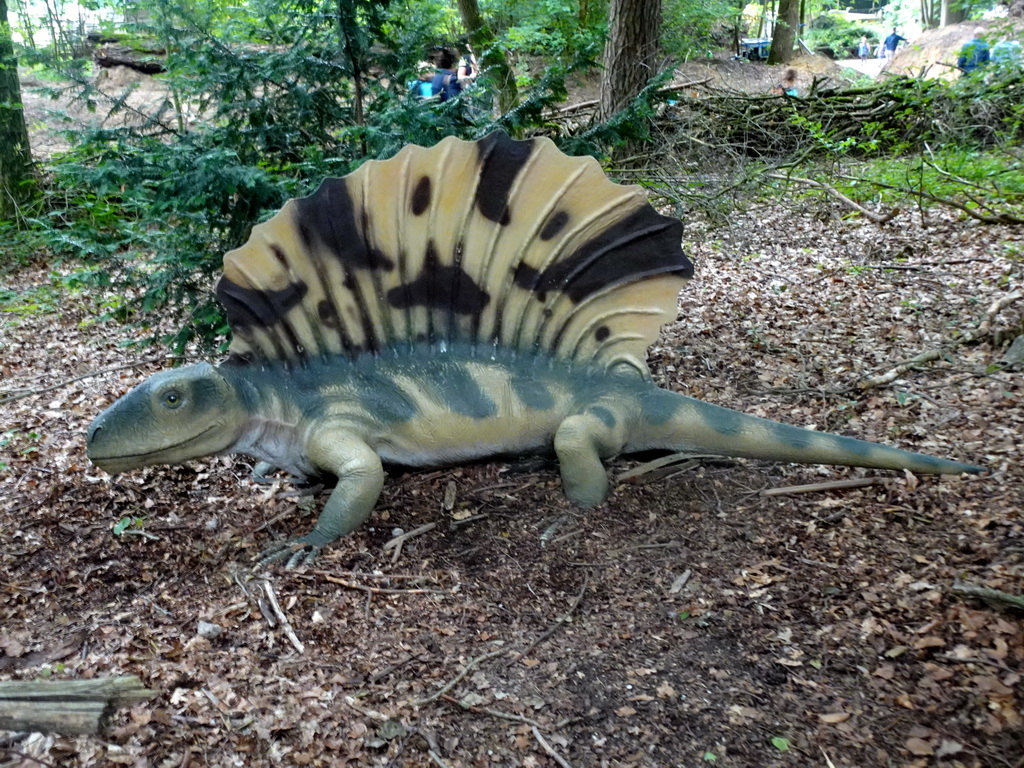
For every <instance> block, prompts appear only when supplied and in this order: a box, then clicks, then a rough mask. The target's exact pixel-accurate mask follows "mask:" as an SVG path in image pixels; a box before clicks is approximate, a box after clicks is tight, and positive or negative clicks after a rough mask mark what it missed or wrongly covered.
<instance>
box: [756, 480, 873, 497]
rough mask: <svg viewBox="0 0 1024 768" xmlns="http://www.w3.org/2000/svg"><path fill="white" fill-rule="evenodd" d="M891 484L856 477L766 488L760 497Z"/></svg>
mask: <svg viewBox="0 0 1024 768" xmlns="http://www.w3.org/2000/svg"><path fill="white" fill-rule="evenodd" d="M890 482H891V480H889V479H888V478H884V477H855V478H851V479H849V480H832V481H829V482H825V483H810V484H808V485H788V486H784V487H779V488H766V489H765V490H763V491H761V492H760V493H759V494H758V495H760V496H793V495H795V494H798V493H817V492H818V491H836V490H843V489H847V488H866V487H867V486H870V485H888V484H889V483H890Z"/></svg>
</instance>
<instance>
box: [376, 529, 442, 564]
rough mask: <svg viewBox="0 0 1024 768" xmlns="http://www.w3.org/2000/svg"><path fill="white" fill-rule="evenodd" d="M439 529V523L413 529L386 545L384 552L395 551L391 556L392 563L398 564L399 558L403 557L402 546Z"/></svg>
mask: <svg viewBox="0 0 1024 768" xmlns="http://www.w3.org/2000/svg"><path fill="white" fill-rule="evenodd" d="M435 528H437V523H426V524H425V525H421V526H420V527H419V528H413V529H412V530H411V531H407V532H406V533H403V534H402V535H401V536H395V538H393V539H391V541H389V542H387V543H386V544H385V545H384V551H385V552H387V551H388V550H389V549H393V550H395V551H394V552H393V553H392V555H391V562H392V563H396V562H398V558H399V557H401V556H402V545H403V544H404V543H405V542H407V541H408V540H409V539H413V538H416V537H417V536H422V535H423V534H424V533H427V532H429V531H432V530H434V529H435Z"/></svg>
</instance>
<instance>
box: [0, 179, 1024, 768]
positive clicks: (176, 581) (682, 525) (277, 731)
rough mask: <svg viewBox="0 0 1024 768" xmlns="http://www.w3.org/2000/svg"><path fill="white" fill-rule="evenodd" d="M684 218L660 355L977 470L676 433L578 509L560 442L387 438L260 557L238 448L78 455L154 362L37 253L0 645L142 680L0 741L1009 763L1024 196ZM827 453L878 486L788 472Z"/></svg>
mask: <svg viewBox="0 0 1024 768" xmlns="http://www.w3.org/2000/svg"><path fill="white" fill-rule="evenodd" d="M685 223H686V235H685V236H686V238H687V243H686V249H687V251H688V252H689V253H690V254H691V255H692V257H693V258H694V261H695V263H696V265H697V277H696V278H695V279H694V281H693V282H692V283H691V284H690V285H689V286H688V288H687V289H686V290H684V292H683V293H682V294H681V296H680V312H679V319H678V321H677V322H676V323H674V324H672V325H670V326H667V327H666V328H665V331H664V333H663V335H662V337H661V340H660V341H659V343H658V344H657V345H655V346H654V347H653V348H652V350H651V353H650V357H649V359H650V363H651V367H652V371H653V372H654V375H655V378H656V380H657V381H658V382H659V383H660V384H661V385H663V386H665V387H668V388H670V389H673V390H677V391H680V392H683V393H685V394H688V395H691V396H694V397H699V398H701V399H704V400H707V401H709V402H714V403H718V404H721V405H726V406H729V407H733V408H737V409H739V410H742V411H744V412H748V413H753V414H755V415H760V416H766V417H769V418H775V419H778V420H782V421H787V422H790V423H795V424H801V425H806V426H815V427H816V428H818V429H825V430H830V431H835V432H841V433H843V434H848V435H851V436H855V437H860V438H864V439H869V440H875V441H879V442H886V443H890V444H894V445H898V446H901V447H905V448H909V449H912V450H919V451H923V452H927V453H932V454H936V455H941V456H948V457H952V458H956V459H960V460H964V461H969V462H973V463H979V464H982V465H984V466H985V467H987V468H988V470H989V471H988V472H987V473H986V474H984V475H982V476H979V477H945V478H941V479H938V478H926V477H914V476H911V475H909V474H906V475H904V474H898V473H885V472H872V471H865V470H853V469H837V468H828V467H796V466H790V465H775V464H768V463H756V462H740V461H719V460H703V461H701V462H698V463H696V464H694V465H683V466H682V467H680V468H678V471H677V473H676V474H674V475H670V476H655V475H652V474H647V475H644V476H642V478H640V480H641V481H640V482H636V481H633V480H622V481H617V482H616V483H615V491H614V493H613V495H612V496H611V498H610V500H609V501H608V503H606V504H603V505H601V506H599V507H598V508H596V509H593V510H589V511H581V510H578V509H574V508H573V507H571V506H570V505H569V504H568V502H567V501H566V500H565V498H564V497H563V495H562V493H561V490H560V487H559V481H558V476H557V470H556V469H555V468H554V467H553V466H545V465H536V464H534V465H521V464H516V463H509V462H503V463H487V464H481V465H472V466H466V467H458V468H451V469H444V470H438V471H432V472H418V473H402V472H395V473H393V475H392V476H391V478H390V480H389V482H388V483H387V485H386V487H385V490H384V494H383V497H382V499H381V501H380V503H379V504H378V507H377V510H376V512H375V513H374V515H373V517H372V519H371V521H370V523H369V525H368V526H367V527H366V528H364V529H363V530H361V531H359V532H358V533H356V534H355V535H353V536H351V537H349V538H347V539H345V540H344V541H342V542H339V543H338V544H337V545H335V546H332V547H330V548H329V549H328V550H326V551H325V552H324V553H323V555H322V556H321V557H320V559H319V560H318V561H317V562H316V563H315V565H313V566H311V567H308V568H305V569H299V570H296V571H285V570H283V569H281V568H275V569H272V570H271V571H269V572H268V573H264V574H253V572H252V571H251V570H250V567H251V564H252V560H253V557H254V555H255V553H257V552H258V551H259V550H260V549H262V548H263V547H265V546H267V545H268V544H269V543H270V542H271V541H272V540H273V539H274V538H278V537H284V536H289V535H294V534H296V533H300V532H305V531H306V530H308V529H309V527H310V526H311V525H312V523H313V519H314V517H313V515H314V514H315V513H312V514H311V513H309V512H308V511H306V510H305V509H304V507H305V502H303V501H302V500H300V499H298V498H296V497H294V496H289V495H283V494H286V493H287V492H288V491H289V487H288V486H287V485H279V486H269V487H268V486H259V485H255V484H253V483H252V482H251V481H250V479H249V477H250V465H249V463H248V462H246V461H244V460H236V459H232V458H216V459H210V460H206V461H201V462H191V463H189V464H188V465H186V466H183V467H172V468H155V469H147V470H140V471H135V472H131V473H128V474H126V475H123V476H120V477H118V478H116V479H114V480H111V479H110V478H108V477H107V476H105V475H104V474H103V473H101V472H99V471H98V470H97V469H96V468H94V467H92V466H91V465H90V464H89V462H88V461H87V459H86V458H85V455H84V449H83V432H84V430H85V428H86V427H87V425H88V424H89V422H90V421H91V420H92V419H93V418H94V417H95V416H96V415H97V414H98V413H99V412H100V411H101V410H102V409H103V408H104V407H105V406H106V405H108V404H109V403H110V402H112V401H113V399H114V398H116V397H117V396H119V395H121V394H123V393H124V392H125V391H127V389H129V388H130V387H131V386H133V385H135V384H136V383H138V382H139V381H141V380H142V379H144V378H145V377H146V376H148V375H149V374H151V373H153V372H154V371H156V370H159V369H161V368H162V367H164V366H165V365H166V364H167V362H166V361H165V360H162V359H159V360H154V359H153V358H154V357H161V355H160V354H159V353H158V352H155V351H153V350H145V351H138V350H133V349H131V348H128V347H125V346H124V342H125V341H128V340H130V339H129V333H128V332H127V331H126V330H125V328H123V327H121V326H119V325H117V324H115V323H105V322H100V321H99V320H98V319H97V318H98V311H97V310H96V308H95V305H94V303H93V300H92V299H91V298H90V297H87V296H84V295H82V294H80V293H75V292H71V291H68V290H66V289H62V288H58V287H54V282H55V276H59V274H60V272H61V268H59V267H51V266H46V265H40V266H38V267H34V268H31V269H26V270H23V271H22V272H20V273H18V274H16V275H13V276H8V277H4V278H3V286H2V287H3V289H4V291H5V295H6V297H7V299H8V301H7V308H8V310H9V311H7V312H5V313H4V315H3V317H2V320H0V328H2V331H0V404H2V408H0V579H2V582H3V585H2V590H0V676H2V677H3V678H4V679H24V680H31V679H36V678H40V677H48V678H51V679H73V678H99V677H107V676H114V675H121V674H132V675H138V676H139V677H140V678H141V679H142V680H143V681H144V682H145V683H146V684H147V685H148V686H149V687H151V688H153V689H155V690H157V691H158V695H157V696H156V697H155V698H154V699H153V700H152V701H150V702H147V703H143V704H139V705H136V706H133V707H131V708H126V709H122V710H121V711H119V712H117V713H115V714H114V715H113V717H112V720H111V726H110V728H109V730H108V731H107V732H106V733H104V735H102V736H79V737H65V736H39V735H36V736H31V737H28V738H24V737H23V736H18V735H13V734H7V735H6V736H5V735H3V734H2V733H0V758H2V759H6V760H7V763H6V764H10V765H19V766H26V767H27V766H38V765H60V766H108V765H132V766H160V767H161V768H164V767H166V768H171V767H172V766H173V767H174V768H184V767H185V766H196V765H208V766H254V767H258V766H270V765H275V766H276V765H279V766H303V765H323V766H328V765H329V766H338V765H352V766H362V765H365V766H371V765H372V766H450V767H451V768H470V767H472V768H483V766H509V767H511V766H517V767H518V766H523V767H524V768H525V767H533V766H537V767H541V766H552V767H553V766H561V768H565V766H574V767H575V768H580V767H581V766H637V767H639V766H644V767H647V766H651V767H656V766H700V765H718V766H727V767H729V768H733V767H736V768H739V767H741V766H742V767H745V768H761V767H764V768H774V767H775V766H780V767H781V766H808V767H809V766H816V767H829V766H850V767H853V766H875V765H878V766H901V767H905V768H928V767H930V766H944V767H945V766H948V767H949V768H959V767H962V766H963V767H970V768H990V767H1002V766H1005V767H1007V768H1014V767H1019V766H1024V737H1022V734H1024V721H1022V718H1024V705H1022V684H1021V673H1022V670H1024V626H1022V623H1021V616H1022V614H1021V613H1020V612H1014V610H1013V609H1012V608H1010V607H1008V606H1007V605H1006V604H1004V603H1001V602H999V601H998V599H993V598H992V597H991V595H990V596H989V597H990V601H988V602H987V601H986V600H984V599H982V598H981V597H979V596H978V595H977V588H985V589H991V590H1001V591H1003V592H1006V593H1011V594H1016V595H1019V594H1020V593H1021V592H1022V591H1024V520H1022V505H1024V469H1022V466H1024V461H1022V460H1024V455H1022V454H1024V446H1022V441H1021V437H1020V436H1021V434H1022V428H1024V413H1022V410H1021V398H1022V383H1024V377H1022V374H1021V373H1020V372H1019V371H1012V370H1003V369H1002V366H1001V364H1000V361H1001V360H1002V358H1003V355H1004V354H1005V351H1006V348H1007V346H1008V344H1009V343H1010V341H1011V340H1012V339H1013V338H1014V337H1015V336H1017V335H1019V334H1020V333H1021V332H1022V331H1024V317H1022V302H1021V301H1020V300H1018V301H1016V302H1012V301H1009V300H1008V297H1010V296H1011V295H1012V294H1011V292H1012V291H1013V290H1014V289H1015V288H1019V286H1020V279H1021V272H1022V267H1021V255H1022V253H1024V250H1022V247H1024V246H1022V237H1021V232H1020V230H1019V228H1018V229H1012V228H1004V227H996V226H982V225H978V224H977V223H974V222H969V221H960V220H957V219H955V218H953V217H951V216H948V215H943V214H940V213H936V212H934V211H932V212H927V213H924V214H923V213H922V212H921V211H916V210H907V211H904V212H903V213H901V214H900V216H898V217H897V218H896V219H895V220H894V221H893V222H891V223H890V224H889V225H888V226H887V227H886V228H884V229H879V228H878V227H876V226H874V225H871V224H869V223H866V222H864V221H863V220H861V219H858V218H852V217H850V216H849V215H848V211H845V210H843V209H840V208H837V207H836V206H835V205H834V204H833V203H831V202H828V201H826V200H822V199H819V198H816V197H802V198H798V199H787V200H778V201H775V202H771V203H764V204H762V205H759V206H751V207H749V208H748V209H747V210H746V211H744V212H742V213H738V214H736V216H735V217H734V218H733V219H732V220H731V221H729V222H728V224H724V225H722V224H719V225H716V226H715V227H712V226H710V225H709V224H708V223H707V222H704V221H702V220H700V219H699V218H698V217H696V216H689V217H688V218H686V220H685ZM12 296H19V297H21V299H20V300H18V301H14V300H11V297H12ZM1000 300H1005V302H1004V303H1005V306H1004V307H1002V308H1000V309H998V311H997V310H992V311H991V313H990V312H989V310H990V309H992V307H993V306H994V305H995V304H996V302H998V301H1000ZM986 319H988V320H989V321H990V325H989V327H988V328H987V330H986V332H985V333H983V334H981V337H980V340H979V341H977V342H974V343H970V344H959V343H957V339H958V338H959V337H961V336H962V335H963V334H964V333H965V332H966V331H969V330H970V329H973V328H975V327H977V326H978V324H979V323H981V322H983V321H985V320H986ZM939 346H942V347H944V348H946V349H947V350H948V354H946V355H945V356H944V357H943V358H942V359H941V360H939V361H937V362H932V363H928V364H925V365H921V366H918V367H916V368H914V369H912V370H910V371H908V372H906V373H905V374H903V375H900V376H897V377H895V378H894V380H893V381H892V382H891V383H890V384H888V385H885V386H880V387H875V388H871V389H868V390H865V391H860V390H858V389H857V388H856V386H855V384H856V382H857V381H858V380H859V379H860V378H861V377H864V376H867V375H869V374H872V373H878V372H884V371H886V370H888V369H890V368H891V367H893V366H894V365H896V364H897V363H899V362H901V361H904V360H907V359H909V358H912V357H913V356H915V355H917V354H918V353H920V352H921V351H923V350H927V349H932V348H936V347H939ZM636 466H637V461H636V460H627V459H620V460H617V461H615V462H614V463H613V464H612V465H611V468H610V470H611V472H613V473H614V474H615V475H616V476H618V475H620V474H621V473H623V472H625V471H628V470H630V469H632V468H634V467H636ZM845 479H865V480H870V484H867V483H866V482H865V483H864V484H862V485H859V486H856V487H849V488H832V489H827V490H818V491H814V492H806V493H799V492H796V491H795V490H793V488H792V486H797V485H802V484H820V483H829V482H831V481H835V480H845ZM779 489H781V492H778V490H779ZM773 492H775V495H773ZM322 503H323V496H320V497H319V498H318V499H317V500H316V507H317V508H319V505H321V504H322ZM132 519H137V520H138V523H137V524H135V525H132V526H130V527H128V529H127V530H126V531H124V532H122V533H120V534H118V533H116V532H115V530H114V527H115V524H117V523H118V521H120V520H132ZM431 524H432V525H433V527H432V528H430V529H429V530H424V531H423V532H422V533H419V534H418V535H416V536H413V537H410V538H408V539H407V540H405V541H404V542H403V543H402V545H401V546H398V547H396V546H394V544H393V543H392V544H390V545H389V542H392V541H393V539H394V537H395V536H396V535H398V534H399V533H401V532H412V531H417V530H419V529H420V528H421V526H425V525H431ZM972 590H974V591H973V592H972ZM271 595H272V596H273V598H274V600H276V603H277V604H278V607H279V610H275V607H274V600H272V599H271ZM200 622H205V623H208V624H211V625H214V629H212V630H211V629H210V628H208V627H206V626H205V624H204V625H201V624H200ZM201 632H202V634H201Z"/></svg>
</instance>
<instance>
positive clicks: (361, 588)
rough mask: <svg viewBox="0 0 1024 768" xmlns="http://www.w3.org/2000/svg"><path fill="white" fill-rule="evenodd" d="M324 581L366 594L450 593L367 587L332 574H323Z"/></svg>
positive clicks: (444, 592) (446, 592)
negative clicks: (337, 577)
mask: <svg viewBox="0 0 1024 768" xmlns="http://www.w3.org/2000/svg"><path fill="white" fill-rule="evenodd" d="M323 578H324V581H328V582H330V583H331V584H337V585H338V586H339V587H345V588H346V589H356V590H359V591H360V592H365V593H366V594H368V595H448V594H451V593H450V592H448V591H447V590H444V589H419V588H411V589H389V588H387V587H368V586H367V585H365V584H354V583H353V582H351V581H345V580H344V579H336V578H335V577H333V576H329V575H327V574H324V577H323Z"/></svg>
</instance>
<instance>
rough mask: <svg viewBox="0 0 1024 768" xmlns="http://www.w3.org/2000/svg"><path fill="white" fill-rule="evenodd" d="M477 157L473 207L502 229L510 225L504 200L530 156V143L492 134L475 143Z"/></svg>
mask: <svg viewBox="0 0 1024 768" xmlns="http://www.w3.org/2000/svg"><path fill="white" fill-rule="evenodd" d="M476 147H477V152H478V153H479V156H480V179H479V181H478V182H477V188H476V204H477V207H478V208H479V209H480V213H481V214H482V215H483V216H484V217H485V218H487V219H489V220H491V221H494V222H497V223H498V224H501V225H502V226H506V225H508V224H509V223H510V222H511V221H512V216H511V213H510V211H509V209H508V199H509V196H510V195H511V194H512V187H513V186H514V185H515V181H516V177H517V176H518V175H519V172H520V171H522V169H523V167H524V166H525V165H526V163H527V161H528V160H529V158H530V154H531V153H532V152H533V140H532V139H531V140H527V141H515V140H513V139H510V138H509V137H508V136H507V135H505V134H504V133H502V132H501V131H495V132H494V133H492V134H489V135H488V136H485V137H484V138H482V139H480V141H478V142H477V143H476Z"/></svg>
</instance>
